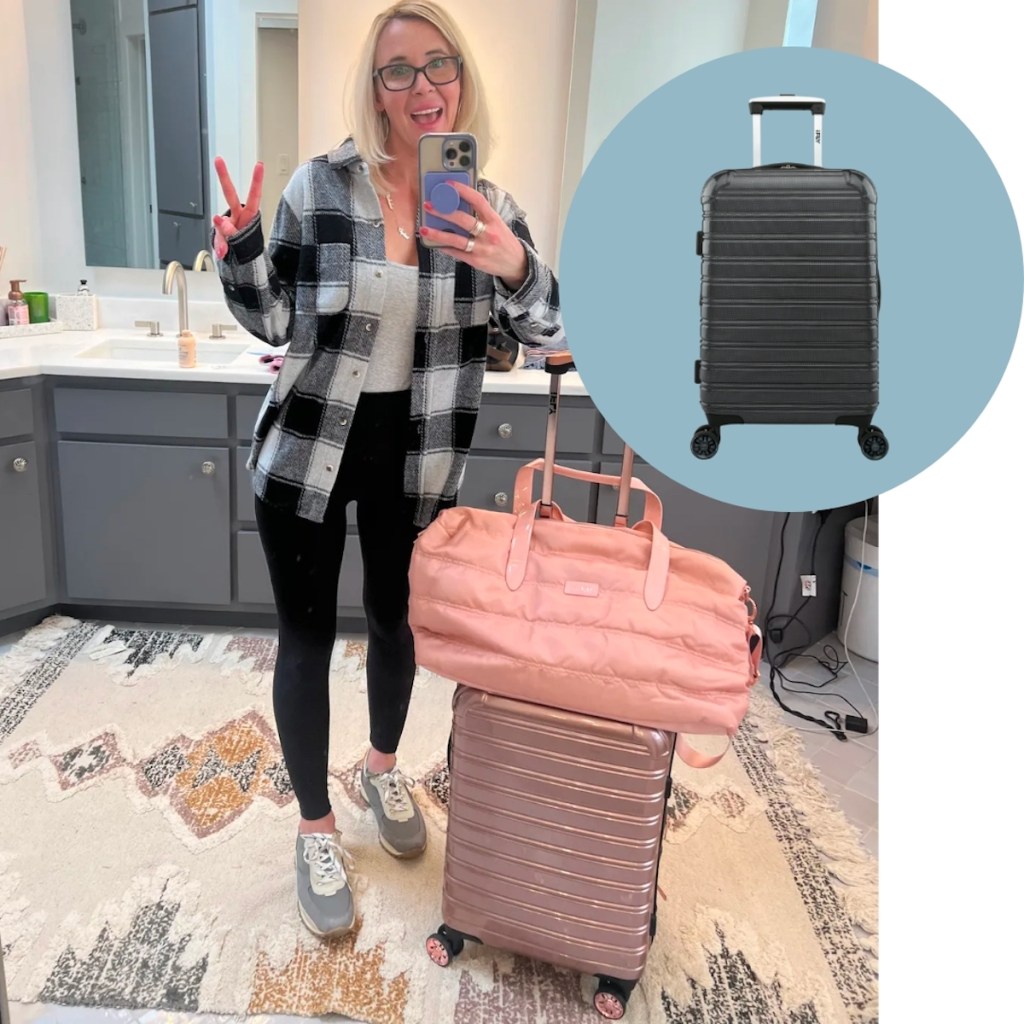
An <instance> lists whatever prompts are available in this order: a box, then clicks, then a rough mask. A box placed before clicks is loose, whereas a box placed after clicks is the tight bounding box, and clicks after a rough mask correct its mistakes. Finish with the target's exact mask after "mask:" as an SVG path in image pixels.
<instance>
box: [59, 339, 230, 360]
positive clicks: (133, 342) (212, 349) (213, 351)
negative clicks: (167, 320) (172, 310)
mask: <svg viewBox="0 0 1024 1024" xmlns="http://www.w3.org/2000/svg"><path fill="white" fill-rule="evenodd" d="M248 347H249V345H248V342H245V341H206V340H201V339H197V340H196V363H197V365H199V364H201V365H203V366H223V365H225V364H227V363H232V362H234V361H235V360H236V359H237V358H238V357H239V356H240V355H242V353H243V352H245V350H246V349H247V348H248ZM78 358H79V359H115V360H123V361H125V362H133V363H169V364H171V365H173V366H177V365H178V341H177V338H176V337H175V336H174V335H173V334H170V335H167V336H166V337H164V338H108V339H107V340H106V341H101V342H100V343H99V344H98V345H93V346H92V347H91V348H87V349H85V350H84V351H82V352H79V353H78Z"/></svg>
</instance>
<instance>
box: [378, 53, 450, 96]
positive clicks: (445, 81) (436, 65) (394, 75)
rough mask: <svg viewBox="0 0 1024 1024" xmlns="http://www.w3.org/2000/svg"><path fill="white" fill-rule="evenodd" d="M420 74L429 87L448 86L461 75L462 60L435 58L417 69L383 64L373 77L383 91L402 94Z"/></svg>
mask: <svg viewBox="0 0 1024 1024" xmlns="http://www.w3.org/2000/svg"><path fill="white" fill-rule="evenodd" d="M420 72H423V74H424V75H425V76H426V79H427V81H428V82H429V83H430V84H431V85H450V84H451V83H452V82H454V81H455V79H456V78H458V77H459V75H460V74H462V58H461V57H435V58H434V59H433V60H432V61H430V62H429V63H428V64H424V65H423V66H422V67H418V68H417V67H413V65H412V64H385V65H384V67H382V68H377V70H376V71H374V73H373V76H374V78H379V79H380V84H381V85H383V86H384V88H385V89H388V90H390V91H391V92H402V91H403V90H404V89H411V88H412V87H413V85H414V83H415V82H416V76H417V75H418V74H419V73H420Z"/></svg>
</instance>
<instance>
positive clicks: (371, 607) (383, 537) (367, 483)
mask: <svg viewBox="0 0 1024 1024" xmlns="http://www.w3.org/2000/svg"><path fill="white" fill-rule="evenodd" d="M408 424H409V393H408V392H407V391H406V392H395V393H384V394H366V395H363V396H362V397H361V398H360V399H359V403H358V405H357V406H356V411H355V414H354V416H353V419H352V429H351V431H350V433H349V439H348V443H347V444H346V446H345V451H344V454H343V456H342V459H341V466H340V468H339V472H338V479H337V482H336V483H335V485H334V489H333V491H332V492H331V498H330V501H329V503H328V506H327V513H326V515H325V518H324V522H323V523H315V522H312V521H310V520H307V519H302V518H300V517H299V516H297V515H295V514H294V513H292V512H288V511H285V510H283V509H279V508H276V507H275V506H273V505H268V504H266V503H265V502H263V501H261V500H260V499H259V498H258V497H257V499H256V523H257V525H258V526H259V532H260V540H261V541H262V543H263V551H264V553H265V555H266V559H267V565H268V567H269V569H270V579H271V583H272V585H273V588H274V601H275V603H276V605H277V617H278V629H279V639H278V651H277V663H276V665H275V667H274V716H275V718H276V720H277V731H278V736H279V737H280V741H281V749H282V751H283V753H284V760H285V764H286V765H287V766H288V774H289V776H290V778H291V782H292V786H293V787H294V789H295V795H296V797H297V798H298V801H299V811H300V813H301V815H302V817H303V818H307V819H314V820H315V819H317V818H323V817H325V816H326V815H327V814H329V813H330V810H331V804H330V800H329V799H328V796H327V747H328V735H329V731H330V697H329V693H328V674H329V669H330V662H331V652H332V650H333V648H334V642H335V637H336V630H337V604H338V579H339V575H340V573H341V559H342V555H343V554H344V551H345V531H346V508H347V506H348V503H349V502H350V501H354V502H355V503H356V525H357V528H358V530H359V546H360V548H361V550H362V555H363V607H364V611H365V613H366V622H367V632H368V635H369V643H368V648H367V657H366V691H367V696H368V700H369V710H370V743H371V744H372V745H373V746H374V747H375V748H376V749H377V750H379V751H380V752H381V753H383V754H392V753H394V752H395V750H396V749H397V747H398V741H399V739H400V738H401V736H402V730H403V729H404V727H405V719H406V715H407V713H408V710H409V698H410V695H411V694H412V684H413V676H414V675H415V673H416V661H415V655H414V650H413V640H412V633H411V632H410V630H409V623H408V611H409V562H410V559H411V558H412V546H413V542H414V541H415V539H416V536H417V534H418V533H419V530H418V529H417V528H416V527H415V526H414V525H413V522H412V506H411V503H410V502H407V501H406V500H405V498H404V494H403V492H404V486H403V482H404V481H403V477H404V467H405V448H406V438H407V436H408Z"/></svg>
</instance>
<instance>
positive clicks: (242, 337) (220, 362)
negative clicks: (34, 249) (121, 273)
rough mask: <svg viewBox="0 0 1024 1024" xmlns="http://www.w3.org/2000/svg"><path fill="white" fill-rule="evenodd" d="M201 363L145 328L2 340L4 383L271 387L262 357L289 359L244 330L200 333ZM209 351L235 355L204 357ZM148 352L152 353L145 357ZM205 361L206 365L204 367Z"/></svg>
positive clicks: (509, 381)
mask: <svg viewBox="0 0 1024 1024" xmlns="http://www.w3.org/2000/svg"><path fill="white" fill-rule="evenodd" d="M195 334H196V341H197V347H198V353H199V355H198V359H199V363H198V365H196V366H195V367H194V368H192V369H183V368H181V367H179V366H178V350H177V339H176V337H175V334H174V332H173V331H167V332H165V333H164V335H163V337H160V338H148V337H147V335H146V330H145V328H100V329H99V330H96V331H61V332H58V333H54V334H33V335H31V336H27V337H14V338H11V337H8V338H0V381H2V380H9V379H11V378H14V377H32V376H35V375H37V374H51V375H54V376H62V377H69V376H70V377H101V378H106V379H111V380H113V379H120V380H124V379H128V380H139V381H161V380H168V381H171V380H173V381H207V382H210V381H214V382H219V383H231V384H263V385H267V386H269V385H270V382H271V380H272V379H273V375H272V373H271V372H270V371H269V370H268V369H267V367H266V365H265V364H263V363H260V361H259V358H260V356H261V355H264V354H266V353H270V354H273V355H284V354H285V352H286V351H287V350H286V349H281V348H277V349H275V348H272V347H271V346H270V345H267V344H266V343H265V342H262V341H260V340H259V339H258V338H255V337H253V336H252V335H250V334H247V333H245V332H244V331H241V329H239V330H238V331H233V332H231V333H230V334H229V335H227V336H226V337H225V338H224V339H223V341H213V340H211V339H210V337H209V331H196V332H195ZM133 343H141V349H140V351H144V352H146V357H145V358H109V357H102V356H101V357H97V356H89V355H83V353H86V352H88V350H90V349H92V348H94V347H96V346H99V345H111V344H112V345H122V346H124V345H130V344H133ZM207 345H216V346H223V347H224V348H225V349H232V351H228V352H218V353H211V354H210V356H209V358H207V357H206V356H205V353H204V351H203V350H204V348H205V346H207ZM146 349H148V350H149V351H146ZM204 360H205V361H204ZM548 384H549V381H548V375H547V374H546V373H544V371H543V370H525V369H516V370H511V371H508V372H506V373H500V372H497V371H494V372H488V373H486V374H485V375H484V393H485V394H506V395H516V394H519V395H536V394H545V393H547V391H548ZM586 393H587V391H586V388H585V387H584V386H583V382H582V380H581V379H580V375H579V374H578V373H567V374H565V375H564V376H563V378H562V394H563V395H586Z"/></svg>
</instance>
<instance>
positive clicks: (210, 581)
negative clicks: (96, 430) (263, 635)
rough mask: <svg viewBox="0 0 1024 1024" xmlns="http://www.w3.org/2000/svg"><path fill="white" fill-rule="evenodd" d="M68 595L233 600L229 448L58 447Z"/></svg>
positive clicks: (99, 444)
mask: <svg viewBox="0 0 1024 1024" xmlns="http://www.w3.org/2000/svg"><path fill="white" fill-rule="evenodd" d="M57 456H58V473H59V478H60V493H61V521H62V526H63V536H64V572H65V590H66V593H67V596H68V599H69V600H71V601H117V602H121V603H123V602H136V603H144V604H148V605H153V604H202V605H228V604H230V603H231V554H230V553H231V516H230V504H229V495H230V477H231V472H230V458H229V451H228V449H227V448H226V447H206V446H202V447H200V446H182V445H158V444H122V443H112V442H109V441H68V440H63V441H60V442H59V443H58V446H57Z"/></svg>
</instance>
